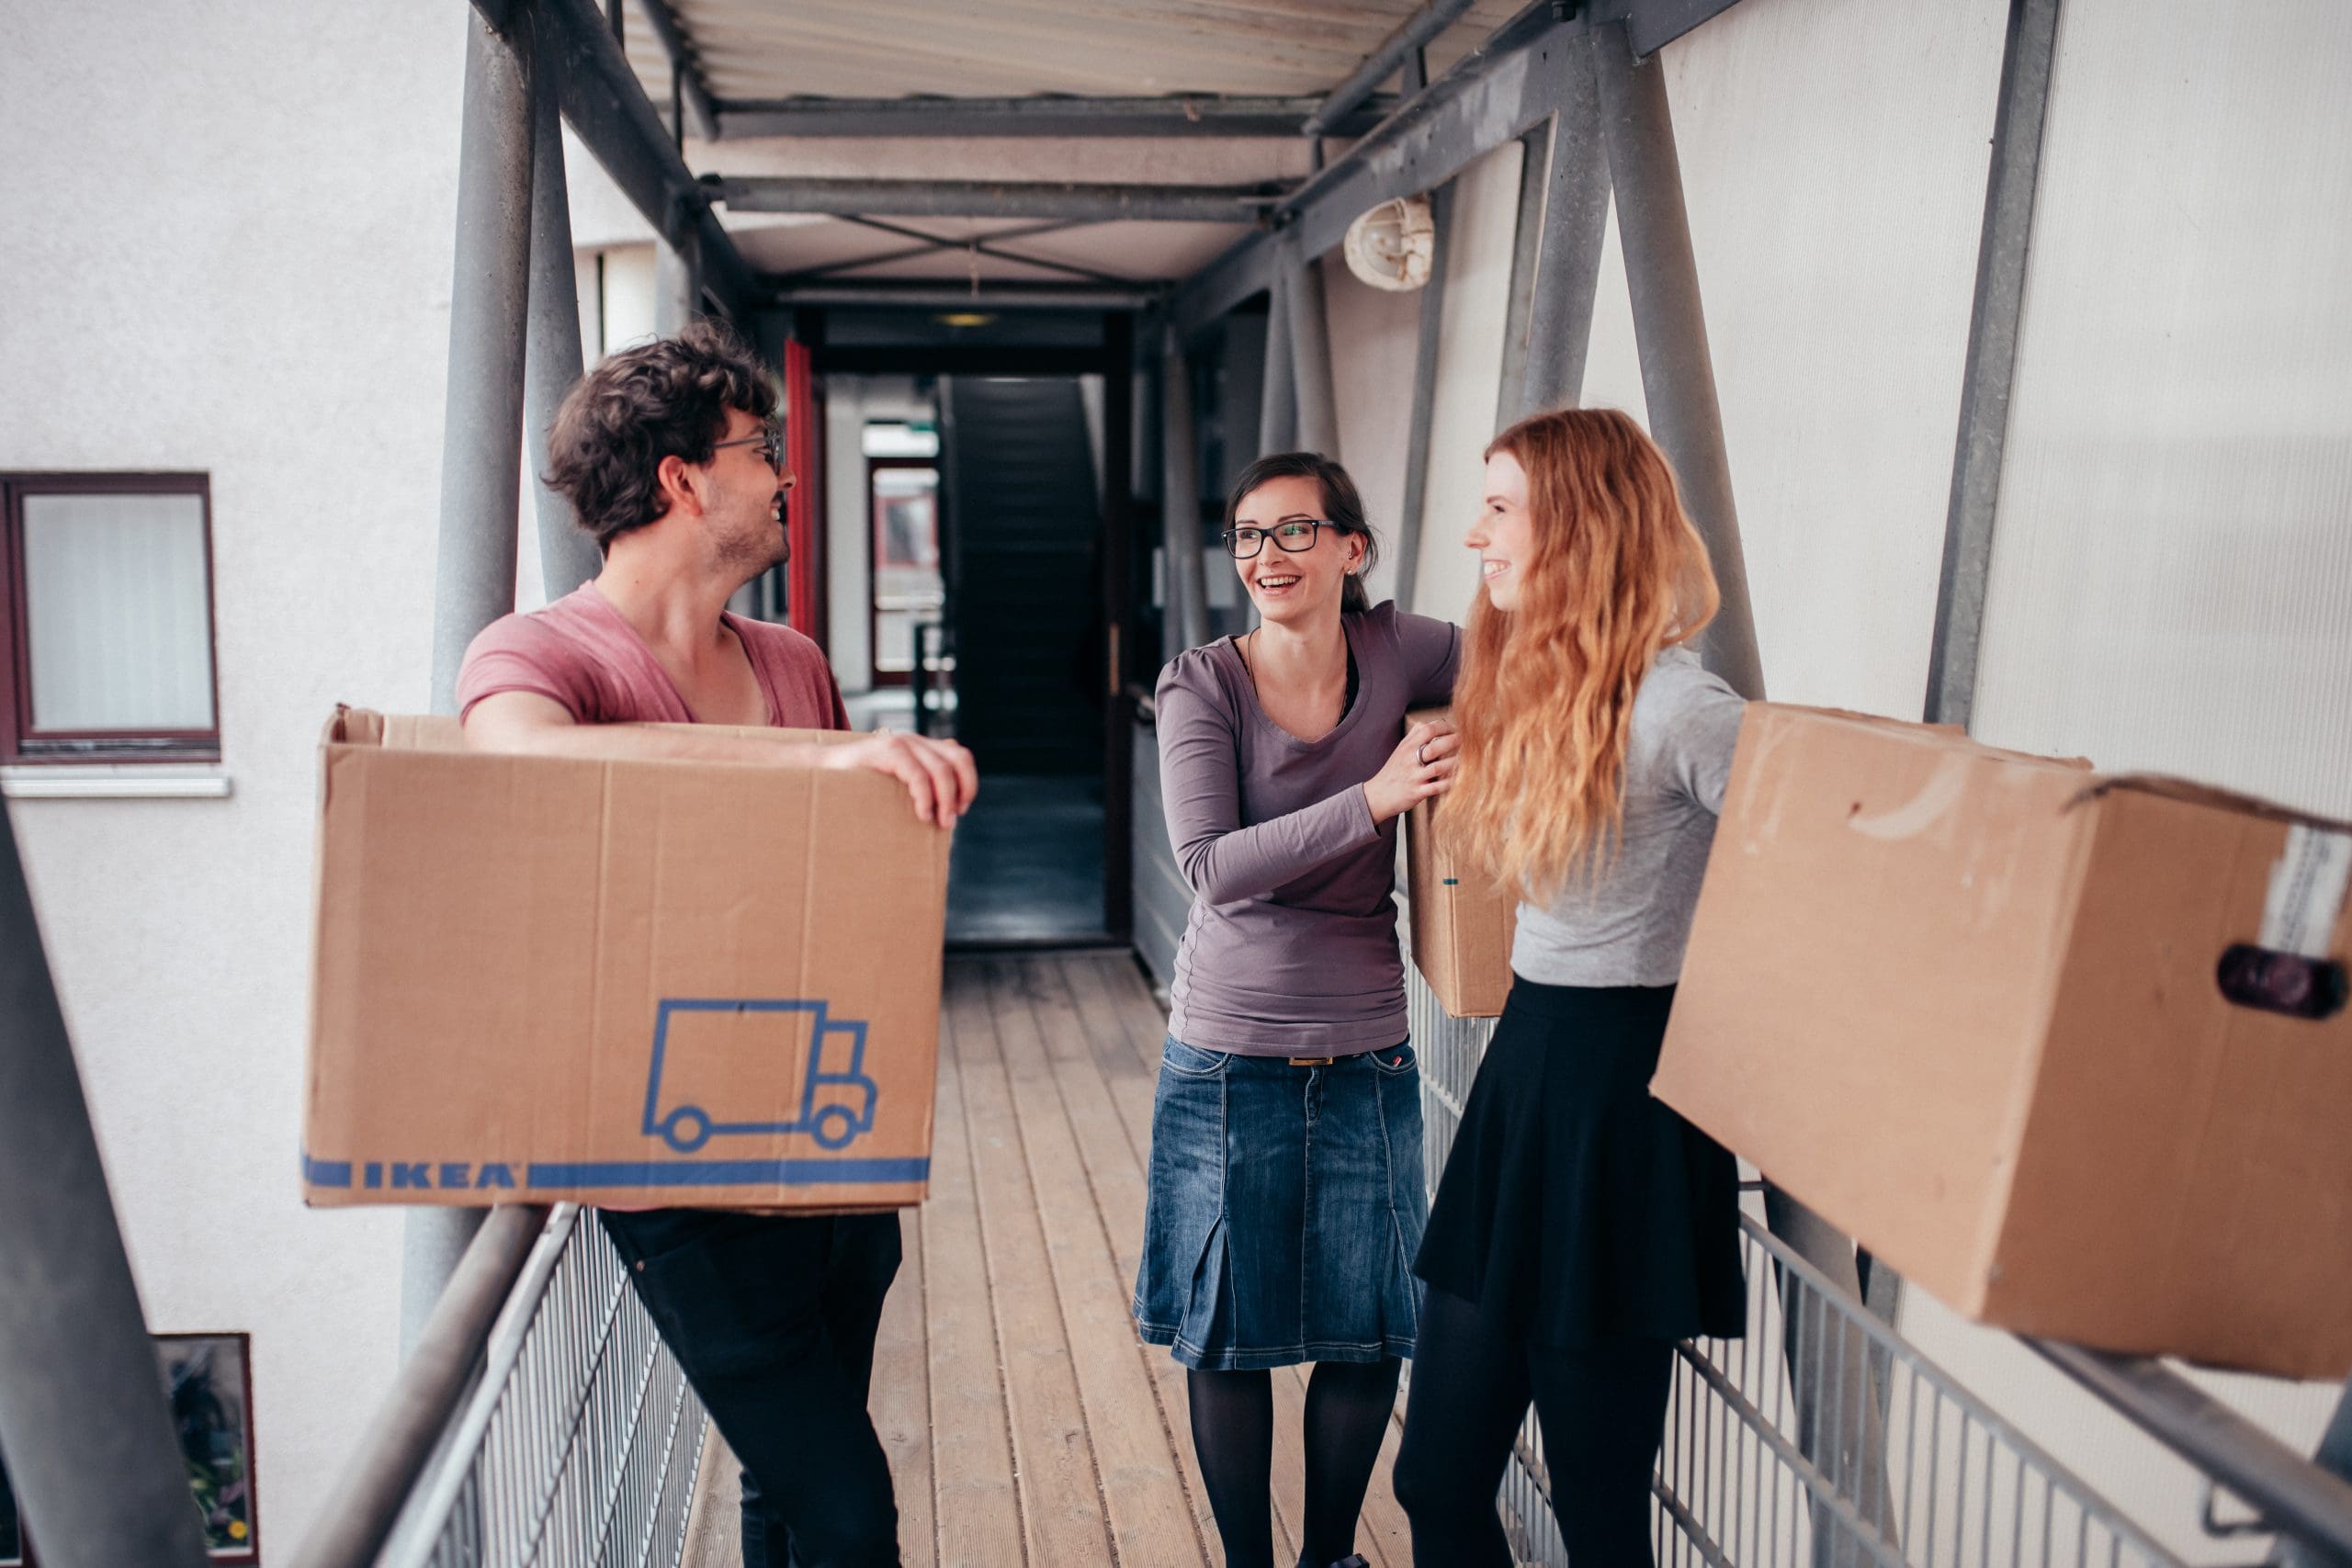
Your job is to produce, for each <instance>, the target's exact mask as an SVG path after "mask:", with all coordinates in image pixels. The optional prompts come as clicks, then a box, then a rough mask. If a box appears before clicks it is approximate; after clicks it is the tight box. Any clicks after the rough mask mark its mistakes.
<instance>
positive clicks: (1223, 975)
mask: <svg viewBox="0 0 2352 1568" xmlns="http://www.w3.org/2000/svg"><path fill="white" fill-rule="evenodd" d="M1225 521H1226V527H1225V534H1224V538H1225V544H1226V548H1227V552H1228V554H1230V555H1231V557H1232V558H1233V567H1234V570H1235V572H1236V573H1237V574H1238V576H1239V578H1240V580H1241V584H1242V586H1243V588H1244V589H1246V590H1247V591H1248V592H1249V594H1250V603H1251V604H1254V605H1255V606H1256V607H1257V610H1258V614H1259V615H1260V617H1261V624H1260V625H1259V626H1258V627H1257V628H1256V629H1255V630H1253V631H1251V632H1250V633H1249V634H1247V635H1246V636H1243V637H1225V638H1220V639H1219V640H1218V641H1216V642H1214V643H1212V644H1210V645H1209V646H1207V647H1205V648H1197V649H1193V650H1192V651H1191V652H1189V653H1185V654H1182V655H1181V656H1179V657H1178V658H1177V659H1176V660H1175V661H1174V662H1172V663H1170V665H1169V666H1168V668H1167V669H1166V670H1165V671H1163V672H1162V673H1161V675H1160V678H1159V721H1158V722H1159V770H1160V788H1161V798H1162V802H1163V804H1164V806H1165V808H1166V812H1167V818H1168V833H1169V838H1170V840H1171V841H1172V842H1173V844H1174V846H1175V850H1176V859H1177V863H1178V864H1179V865H1180V866H1181V867H1182V871H1183V874H1184V876H1185V879H1186V880H1187V881H1188V882H1189V883H1191V885H1192V887H1193V893H1194V895H1195V897H1194V898H1193V911H1192V916H1191V919H1190V920H1189V922H1188V923H1187V925H1186V927H1185V931H1184V938H1183V942H1182V946H1181V947H1180V948H1179V950H1178V952H1177V955H1176V969H1175V978H1174V982H1173V984H1172V985H1171V986H1170V999H1171V1003H1172V1006H1171V1008H1170V1013H1169V1020H1168V1036H1169V1037H1168V1043H1167V1046H1166V1048H1165V1051H1164V1053H1163V1055H1162V1057H1161V1063H1160V1073H1159V1094H1158V1099H1157V1101H1156V1103H1155V1105H1154V1107H1153V1111H1152V1128H1151V1173H1150V1186H1149V1190H1148V1200H1147V1202H1146V1212H1145V1222H1144V1230H1145V1239H1144V1253H1143V1266H1142V1269H1141V1272H1140V1275H1139V1277H1138V1278H1137V1280H1136V1308H1135V1310H1136V1324H1137V1325H1138V1326H1139V1327H1140V1328H1141V1330H1142V1333H1143V1337H1145V1338H1146V1339H1148V1340H1150V1341H1152V1342H1153V1343H1154V1344H1159V1345H1166V1346H1169V1347H1170V1348H1171V1350H1172V1352H1173V1354H1174V1356H1175V1358H1176V1359H1177V1360H1178V1361H1180V1362H1182V1364H1183V1365H1184V1366H1185V1367H1186V1368H1188V1369H1190V1371H1189V1375H1188V1377H1187V1379H1186V1388H1187V1390H1188V1393H1189V1395H1190V1402H1191V1406H1192V1426H1193V1449H1194V1450H1195V1451H1196V1452H1197V1454H1198V1455H1199V1457H1200V1462H1201V1472H1202V1476H1203V1478H1204V1481H1205V1482H1206V1483H1207V1488H1208V1494H1209V1503H1210V1506H1211V1507H1212V1508H1213V1509H1214V1510H1215V1512H1216V1521H1217V1532H1218V1534H1219V1535H1221V1536H1222V1537H1223V1538H1224V1541H1225V1551H1226V1560H1227V1562H1228V1563H1230V1564H1232V1565H1233V1568H1272V1562H1273V1556H1272V1550H1273V1522H1272V1514H1271V1510H1270V1508H1269V1506H1268V1491H1269V1480H1270V1475H1271V1471H1272V1453H1273V1391H1272V1377H1271V1374H1270V1372H1269V1370H1268V1369H1271V1368H1274V1367H1285V1366H1294V1365H1297V1364H1300V1363H1303V1362H1309V1361H1311V1362H1314V1363H1315V1364H1316V1366H1315V1371H1314V1373H1313V1375H1312V1376H1311V1378H1310V1379H1309V1380H1308V1382H1307V1393H1306V1517H1305V1519H1304V1520H1303V1526H1304V1528H1303V1530H1302V1534H1303V1536H1304V1538H1305V1540H1304V1550H1303V1551H1302V1552H1301V1554H1300V1557H1299V1562H1301V1563H1302V1564H1306V1565H1308V1568H1327V1565H1330V1564H1341V1563H1344V1564H1350V1565H1360V1564H1361V1563H1362V1562H1363V1559H1362V1558H1360V1557H1357V1556H1356V1555H1355V1554H1354V1553H1355V1528H1356V1516H1357V1514H1358V1513H1359V1511H1360V1510H1361V1509H1362V1507H1363V1494H1364V1488H1365V1486H1366V1485H1367V1484H1368V1483H1369V1482H1370V1480H1371V1476H1372V1469H1373V1465H1374V1462H1375V1461H1376V1460H1377V1459H1378V1457H1379V1452H1380V1439H1381V1434H1382V1431H1383V1430H1384V1428H1385V1427H1386V1425H1387V1422H1388V1416H1389V1412H1390V1410H1391V1409H1392V1408H1393V1406H1394V1404H1395V1402H1396V1396H1397V1373H1398V1371H1399V1368H1400V1365H1401V1358H1403V1357H1405V1356H1408V1355H1410V1354H1411V1353H1412V1348H1413V1339H1414V1336H1415V1334H1416V1332H1417V1330H1418V1326H1419V1300H1418V1296H1419V1290H1418V1288H1417V1287H1416V1286H1415V1284H1414V1282H1413V1280H1412V1276H1411V1261H1412V1257H1413V1249H1414V1247H1416V1246H1418V1245H1419V1240H1420V1232H1421V1221H1422V1217H1423V1213H1424V1211H1425V1200H1424V1197H1423V1191H1422V1179H1423V1178H1422V1170H1421V1112H1420V1083H1419V1072H1418V1070H1417V1068H1416V1066H1415V1063H1414V1058H1413V1052H1412V1049H1411V1046H1410V1045H1409V1044H1408V1043H1407V1040H1406V1033H1407V1026H1406V1017H1405V987H1404V967H1403V960H1402V957H1401V955H1400V954H1399V953H1398V951H1397V908H1396V904H1395V902H1394V900H1393V898H1392V897H1391V895H1392V892H1393V890H1394V886H1395V880H1396V869H1395V868H1396V840H1397V818H1398V817H1399V816H1400V815H1401V814H1403V813H1404V812H1405V811H1406V810H1408V808H1410V807H1412V806H1413V805H1414V803H1415V802H1417V801H1421V800H1426V799H1428V798H1430V796H1431V795H1437V794H1440V793H1442V791H1443V790H1444V789H1445V788H1446V785H1447V784H1448V782H1449V780H1450V777H1451V775H1452V773H1453V736H1452V734H1451V732H1450V731H1447V730H1445V729H1444V728H1442V727H1440V726H1436V725H1430V724H1421V725H1416V726H1414V727H1413V728H1411V729H1410V730H1409V731H1408V730H1406V728H1405V715H1406V713H1407V712H1408V710H1409V709H1411V708H1414V707H1416V706H1419V705H1426V704H1431V703H1442V702H1443V701H1445V700H1446V697H1447V695H1448V694H1449V693H1450V691H1451V690H1452V688H1453V666H1454V660H1455V653H1456V643H1457V638H1458V633H1457V632H1456V630H1455V628H1454V627H1453V625H1451V624H1450V623H1448V622H1445V621H1433V620H1429V619H1427V618H1425V617H1422V616H1419V615H1403V614H1400V613H1398V611H1397V608H1396V606H1395V605H1393V604H1382V605H1380V606H1379V607H1378V608H1376V609H1375V608H1374V607H1373V606H1372V605H1371V604H1370V601H1369V598H1368V596H1367V595H1366V594H1365V592H1364V590H1363V571H1364V570H1365V569H1367V568H1368V567H1370V566H1371V565H1372V563H1373V561H1374V558H1375V556H1376V554H1377V550H1378V541H1377V540H1376V539H1375V538H1374V535H1373V532H1372V529H1371V527H1370V526H1369V525H1367V524H1366V523H1365V521H1364V515H1363V502H1361V501H1360V500H1359V499H1358V498H1357V495H1356V488H1355V485H1354V483H1353V481H1351V479H1349V478H1348V475H1347V470H1345V469H1344V468H1340V466H1339V465H1338V464H1337V463H1334V462H1332V461H1330V460H1329V459H1328V458H1325V457H1317V456H1316V455H1314V454H1312V453H1304V452H1298V453H1284V454H1281V455H1278V456H1275V457H1263V458H1261V459H1260V460H1259V461H1258V462H1256V463H1254V464H1252V465H1250V468H1248V469H1247V470H1246V471H1245V472H1244V473H1243V474H1242V476H1241V478H1240V479H1239V481H1238V483H1236V485H1235V486H1234V489H1233V496H1232V500H1231V501H1230V502H1228V503H1227V507H1226V518H1225ZM1400 733H1401V734H1402V735H1403V739H1402V740H1401V741H1400V740H1399V739H1398V736H1399V735H1400Z"/></svg>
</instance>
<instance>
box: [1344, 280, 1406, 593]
mask: <svg viewBox="0 0 2352 1568" xmlns="http://www.w3.org/2000/svg"><path fill="white" fill-rule="evenodd" d="M1322 265H1323V314H1324V316H1325V318H1326V319H1327V320H1328V321H1329V323H1330V333H1331V388H1332V393H1333V400H1334V401H1335V402H1336V403H1337V404H1338V405H1339V416H1340V461H1341V462H1343V463H1345V464H1347V466H1348V472H1349V474H1350V476H1351V477H1352V478H1353V479H1355V481H1356V489H1357V491H1359V492H1360V493H1361V494H1362V495H1363V506H1364V514H1365V516H1366V517H1367V518H1369V519H1370V521H1371V523H1372V525H1373V528H1374V531H1375V532H1377V533H1378V534H1379V536H1380V542H1381V546H1382V549H1383V554H1382V558H1381V561H1380V564H1379V565H1378V566H1376V567H1374V569H1373V570H1372V571H1371V573H1370V574H1369V575H1368V576H1367V577H1366V578H1365V580H1364V586H1365V589H1366V591H1367V592H1370V593H1371V595H1372V602H1373V603H1374V604H1379V603H1380V602H1381V601H1382V600H1384V599H1386V598H1389V597H1391V596H1392V595H1394V594H1395V593H1396V592H1397V537H1398V533H1399V530H1400V526H1401V525H1402V522H1403V519H1404V513H1405V453H1406V448H1407V446H1408V442H1409V441H1410V439H1411V434H1412V433H1411V425H1412V420H1413V368H1414V367H1413V359H1414V355H1415V354H1416V353H1417V352H1418V350H1419V344H1420V322H1421V296H1420V294H1419V292H1418V291H1416V292H1413V293H1409V294H1392V293H1389V292H1388V291H1386V290H1385V289H1380V288H1374V287H1372V285H1370V284H1368V283H1363V282H1360V281H1359V280H1358V279H1357V277H1356V276H1355V274H1353V273H1351V272H1350V271H1349V270H1348V264H1347V263H1346V262H1345V261H1344V260H1342V259H1341V258H1340V256H1339V254H1337V253H1336V252H1335V253H1333V254H1330V255H1328V256H1325V257H1324V258H1323V263H1322Z"/></svg>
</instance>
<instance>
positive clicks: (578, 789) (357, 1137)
mask: <svg viewBox="0 0 2352 1568" xmlns="http://www.w3.org/2000/svg"><path fill="white" fill-rule="evenodd" d="M616 733H617V731H616ZM762 733H765V734H771V735H772V734H774V733H775V731H772V730H771V731H763V732H762ZM798 738H800V739H828V738H829V737H825V736H820V735H817V734H814V733H804V734H803V735H801V736H800V737H798ZM831 739H850V737H847V736H840V737H831ZM323 760H324V773H325V787H324V792H323V797H322V819H321V826H320V836H319V863H318V924H317V947H316V963H315V969H314V974H313V989H312V996H311V1050H310V1080H309V1087H308V1092H307V1096H306V1100H305V1107H304V1122H303V1156H302V1189H303V1196H304V1197H305V1198H306V1199H307V1200H308V1201H310V1202H311V1203H313V1204H321V1205H326V1204H347V1203H438V1204H458V1205H478V1204H489V1203H500V1202H512V1201H518V1200H528V1201H539V1202H546V1201H556V1200H579V1201H586V1202H597V1203H610V1204H615V1205H621V1206H629V1207H658V1206H665V1205H674V1206H695V1207H712V1208H778V1209H796V1210H846V1209H873V1208H886V1207H896V1206H902V1205H906V1204H911V1203H915V1202H919V1201H922V1197H923V1192H924V1185H925V1182H926V1180H927V1179H928V1176H929V1172H930V1164H931V1133H932V1099H933V1074H934V1069H935V1066H936V1051H937V1044H938V1025H939V982H940V959H941V939H942V935H943V931H944V923H945V906H946V889H947V852H948V843H949V837H950V835H949V834H947V833H944V832H942V831H940V830H939V829H935V828H930V827H925V826H924V825H922V823H920V822H918V821H916V820H915V817H914V813H913V811H912V810H911V809H910V807H909V806H908V803H907V798H906V792H905V790H904V788H903V787H902V786H901V785H900V784H899V783H898V782H897V781H896V780H894V779H890V778H887V777H885V776H883V775H881V774H879V773H870V772H864V771H859V772H842V773H831V772H820V771H817V770H813V769H802V768H770V767H754V766H746V765H740V764H717V763H704V762H678V761H621V760H617V759H615V760H597V759H593V758H576V759H575V758H550V757H514V756H492V755H487V754H482V753H476V752H469V751H466V750H463V749H462V742H461V740H460V738H459V731H458V724H457V721H456V720H454V719H446V718H403V717H385V716H380V715H378V714H372V713H365V712H357V711H345V712H342V713H340V714H338V715H337V716H336V718H335V720H334V724H333V725H332V726H331V727H330V728H329V731H328V734H327V738H326V743H325V746H324V749H323Z"/></svg>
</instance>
